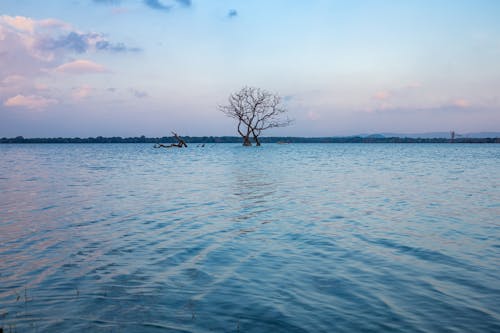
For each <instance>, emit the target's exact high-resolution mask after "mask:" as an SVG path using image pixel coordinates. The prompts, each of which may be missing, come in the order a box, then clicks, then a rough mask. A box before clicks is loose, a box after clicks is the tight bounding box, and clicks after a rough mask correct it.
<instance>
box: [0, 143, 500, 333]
mask: <svg viewBox="0 0 500 333" xmlns="http://www.w3.org/2000/svg"><path fill="white" fill-rule="evenodd" d="M0 327H2V328H3V329H4V332H10V331H12V332H14V331H15V332H82V331H85V332H177V331H180V332H500V145H459V144H436V145H434V144H404V145H398V144H387V145H385V144H318V145H314V144H290V145H277V144H267V145H264V146H263V147H260V148H257V147H251V148H245V147H241V146H240V145H239V144H234V145H233V144H219V145H207V146H206V147H204V148H201V147H198V148H197V147H195V146H190V147H189V148H187V149H170V150H166V149H153V148H152V145H148V144H144V145H143V144H138V145H133V144H118V145H113V144H105V145H0Z"/></svg>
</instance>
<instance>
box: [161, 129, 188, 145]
mask: <svg viewBox="0 0 500 333" xmlns="http://www.w3.org/2000/svg"><path fill="white" fill-rule="evenodd" d="M172 134H173V135H174V138H176V139H177V143H172V144H169V145H164V144H163V143H157V144H155V145H154V148H172V147H177V148H182V147H186V148H187V144H186V141H184V140H182V138H181V137H180V136H179V135H178V134H177V133H175V132H172Z"/></svg>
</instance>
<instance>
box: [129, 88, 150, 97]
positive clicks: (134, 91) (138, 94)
mask: <svg viewBox="0 0 500 333" xmlns="http://www.w3.org/2000/svg"><path fill="white" fill-rule="evenodd" d="M130 92H131V93H132V94H133V95H134V96H135V97H137V98H146V97H149V94H148V93H147V92H146V91H141V90H137V89H134V88H132V89H130Z"/></svg>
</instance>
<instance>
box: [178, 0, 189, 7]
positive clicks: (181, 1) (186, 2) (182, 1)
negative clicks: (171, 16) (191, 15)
mask: <svg viewBox="0 0 500 333" xmlns="http://www.w3.org/2000/svg"><path fill="white" fill-rule="evenodd" d="M176 1H177V2H178V3H179V4H181V5H182V6H184V7H191V0H176Z"/></svg>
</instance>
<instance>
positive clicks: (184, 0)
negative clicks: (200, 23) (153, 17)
mask: <svg viewBox="0 0 500 333" xmlns="http://www.w3.org/2000/svg"><path fill="white" fill-rule="evenodd" d="M144 4H145V5H146V6H148V7H149V8H152V9H156V10H163V11H169V10H171V9H172V8H173V7H175V4H178V5H180V6H182V7H191V4H192V3H191V0H173V1H160V0H144Z"/></svg>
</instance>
